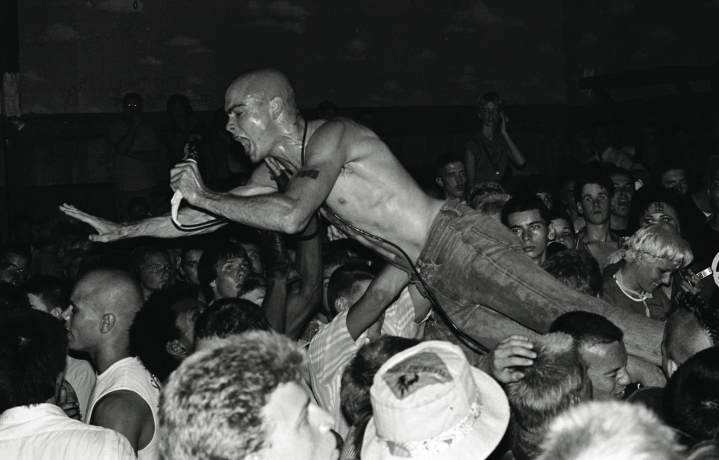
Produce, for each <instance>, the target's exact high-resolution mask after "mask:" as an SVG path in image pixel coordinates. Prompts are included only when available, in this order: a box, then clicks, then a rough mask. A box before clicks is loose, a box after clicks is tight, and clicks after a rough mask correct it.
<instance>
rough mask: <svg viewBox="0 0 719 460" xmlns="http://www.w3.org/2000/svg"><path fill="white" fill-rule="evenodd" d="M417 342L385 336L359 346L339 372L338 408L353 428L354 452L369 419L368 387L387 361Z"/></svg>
mask: <svg viewBox="0 0 719 460" xmlns="http://www.w3.org/2000/svg"><path fill="white" fill-rule="evenodd" d="M419 343H420V342H419V340H414V339H406V338H404V337H395V336H391V335H388V336H384V337H380V338H379V339H377V340H374V341H372V342H370V343H367V344H365V345H362V347H361V348H360V349H359V350H357V354H356V355H355V356H354V358H352V360H351V361H350V362H349V363H348V364H347V366H346V367H345V370H344V372H343V373H342V386H341V390H340V405H341V407H342V411H343V412H344V414H345V416H346V417H347V420H348V421H349V422H350V424H352V425H354V427H355V432H354V451H355V452H356V453H360V450H361V448H362V437H363V435H364V429H365V427H366V426H367V422H368V421H369V419H370V417H371V416H372V402H371V400H370V394H369V391H370V388H371V387H372V382H373V380H374V376H375V374H376V373H377V371H378V370H379V368H380V367H382V365H383V364H384V363H385V362H387V360H388V359H389V358H391V357H392V356H394V355H396V354H397V353H399V352H400V351H404V350H406V349H408V348H411V347H413V346H415V345H417V344H419Z"/></svg>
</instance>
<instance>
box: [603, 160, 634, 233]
mask: <svg viewBox="0 0 719 460" xmlns="http://www.w3.org/2000/svg"><path fill="white" fill-rule="evenodd" d="M609 178H610V179H611V180H612V184H614V196H613V197H612V212H611V217H610V225H609V227H610V228H611V230H612V233H614V234H615V235H617V236H618V237H620V238H629V237H630V236H632V233H634V231H633V228H632V226H631V225H630V222H629V215H630V209H631V205H632V196H634V179H633V178H632V176H631V175H630V174H629V172H628V171H626V170H624V169H621V168H617V169H616V170H614V171H612V172H611V173H609Z"/></svg>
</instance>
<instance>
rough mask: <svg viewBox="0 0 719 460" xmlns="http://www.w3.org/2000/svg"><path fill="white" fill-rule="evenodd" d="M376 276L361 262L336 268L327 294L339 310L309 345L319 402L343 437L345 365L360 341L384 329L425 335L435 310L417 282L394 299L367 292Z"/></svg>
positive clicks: (346, 427)
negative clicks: (431, 313) (425, 328)
mask: <svg viewBox="0 0 719 460" xmlns="http://www.w3.org/2000/svg"><path fill="white" fill-rule="evenodd" d="M388 269H391V268H389V267H385V268H384V269H383V270H388ZM373 279H374V272H373V271H372V270H371V269H370V267H369V266H367V265H363V264H349V265H344V266H342V267H340V268H338V269H337V270H335V272H334V273H332V277H331V278H330V283H329V286H328V288H327V297H328V300H329V301H330V302H332V304H331V308H332V309H333V311H335V312H336V316H335V317H334V318H333V319H332V321H331V322H330V323H329V324H327V325H325V326H323V327H322V328H321V329H320V330H319V332H318V333H317V335H315V337H314V338H313V339H312V342H310V347H309V357H310V366H309V367H310V382H311V386H312V391H313V393H314V395H315V397H316V398H317V403H318V404H319V405H320V407H322V408H323V409H325V410H327V411H328V412H329V413H330V414H331V415H332V417H333V422H334V424H333V429H334V430H335V431H336V432H337V433H339V435H340V436H343V437H344V436H346V435H347V433H348V432H349V424H348V423H347V421H346V420H345V417H344V415H343V414H342V412H341V410H340V386H341V381H342V371H343V370H344V367H345V366H346V365H347V363H348V362H349V361H350V360H351V359H352V357H353V356H354V355H355V354H356V353H357V350H359V348H360V347H361V346H362V345H364V344H365V343H367V342H368V341H370V340H372V339H376V338H378V337H379V336H380V335H395V336H399V337H405V338H410V339H414V338H422V337H423V336H424V327H425V321H426V320H427V318H428V316H429V313H430V311H431V304H430V303H429V302H428V301H426V299H424V298H423V297H422V296H421V294H419V292H418V291H417V290H416V289H414V288H412V289H410V288H405V289H404V290H403V291H402V293H401V294H400V296H399V298H398V299H397V300H396V301H395V302H391V301H390V302H389V303H383V302H382V301H381V300H377V299H375V298H374V297H372V296H366V295H365V291H366V290H367V287H368V286H369V285H370V283H371V282H372V280H373Z"/></svg>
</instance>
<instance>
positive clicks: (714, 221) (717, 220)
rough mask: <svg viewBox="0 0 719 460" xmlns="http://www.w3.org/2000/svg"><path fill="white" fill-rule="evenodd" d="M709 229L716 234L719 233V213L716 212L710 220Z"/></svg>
mask: <svg viewBox="0 0 719 460" xmlns="http://www.w3.org/2000/svg"><path fill="white" fill-rule="evenodd" d="M708 223H709V227H710V228H711V229H712V230H714V231H715V232H719V213H717V212H715V213H714V214H712V216H711V218H709V222H708Z"/></svg>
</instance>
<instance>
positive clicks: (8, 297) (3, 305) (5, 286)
mask: <svg viewBox="0 0 719 460" xmlns="http://www.w3.org/2000/svg"><path fill="white" fill-rule="evenodd" d="M30 308H32V305H30V301H29V300H28V298H27V295H26V294H25V293H24V292H23V290H22V289H20V288H19V287H17V286H14V285H12V284H10V283H0V311H5V310H26V309H30Z"/></svg>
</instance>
